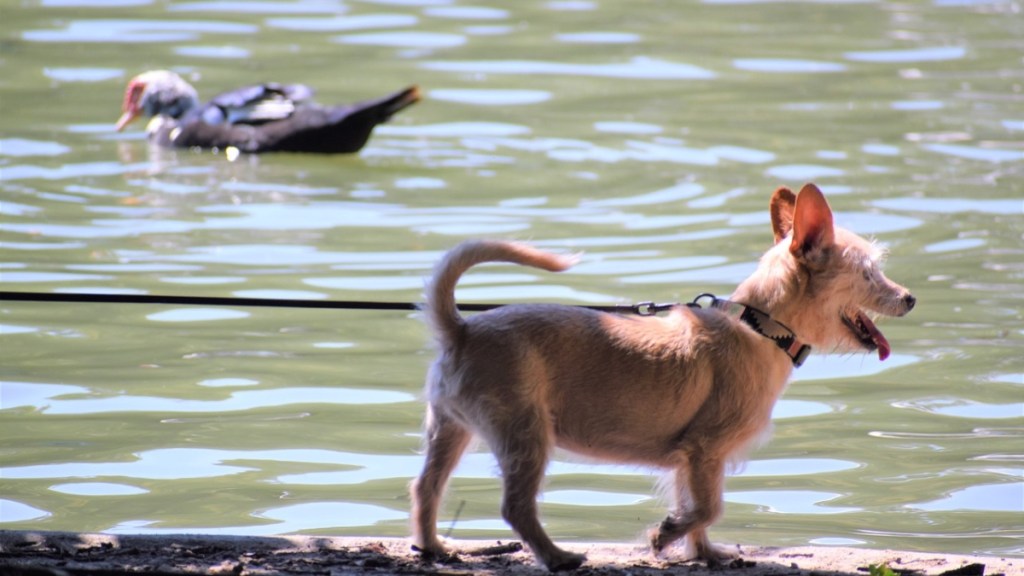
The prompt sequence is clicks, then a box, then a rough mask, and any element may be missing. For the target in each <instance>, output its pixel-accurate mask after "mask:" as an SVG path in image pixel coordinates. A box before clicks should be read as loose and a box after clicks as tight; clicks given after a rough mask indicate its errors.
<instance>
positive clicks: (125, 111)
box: [114, 79, 146, 132]
mask: <svg viewBox="0 0 1024 576" xmlns="http://www.w3.org/2000/svg"><path fill="white" fill-rule="evenodd" d="M145 90H146V84H145V83H143V82H139V81H138V80H135V79H132V81H131V82H129V83H128V89H127V90H125V91H124V103H123V104H121V117H120V118H118V119H117V124H115V125H114V128H115V129H116V130H117V131H118V132H120V131H122V130H124V128H125V126H127V125H129V124H131V123H132V120H135V119H136V118H138V117H139V114H142V109H141V108H139V98H141V97H142V93H143V92H145Z"/></svg>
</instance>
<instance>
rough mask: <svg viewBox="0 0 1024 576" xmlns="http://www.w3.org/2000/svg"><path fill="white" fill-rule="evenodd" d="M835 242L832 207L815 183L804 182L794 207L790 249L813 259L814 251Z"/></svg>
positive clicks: (801, 256) (799, 255)
mask: <svg viewBox="0 0 1024 576" xmlns="http://www.w3.org/2000/svg"><path fill="white" fill-rule="evenodd" d="M834 242H835V229H834V227H833V224H832V209H831V208H829V206H828V202H827V201H826V200H825V195H824V194H822V193H821V190H818V187H817V186H815V185H814V184H804V187H803V188H801V189H800V193H799V194H797V197H796V206H795V208H794V209H793V240H792V243H791V244H790V245H789V251H790V252H792V253H793V255H794V256H796V257H797V258H803V259H813V255H814V253H816V252H817V251H818V250H820V249H822V248H827V247H829V246H831V245H832V244H833V243H834Z"/></svg>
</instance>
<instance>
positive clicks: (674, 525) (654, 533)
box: [647, 518, 685, 557]
mask: <svg viewBox="0 0 1024 576" xmlns="http://www.w3.org/2000/svg"><path fill="white" fill-rule="evenodd" d="M684 534H685V532H683V530H682V526H680V524H679V523H678V522H676V521H675V520H673V519H672V518H665V520H663V521H662V522H661V524H660V525H658V527H657V528H651V530H650V531H649V532H648V533H647V539H648V542H650V545H651V552H652V553H653V554H654V556H655V557H658V556H661V553H662V552H664V551H665V549H666V548H668V547H669V546H670V545H671V544H672V543H674V542H675V541H676V540H679V539H680V538H682V537H683V535H684Z"/></svg>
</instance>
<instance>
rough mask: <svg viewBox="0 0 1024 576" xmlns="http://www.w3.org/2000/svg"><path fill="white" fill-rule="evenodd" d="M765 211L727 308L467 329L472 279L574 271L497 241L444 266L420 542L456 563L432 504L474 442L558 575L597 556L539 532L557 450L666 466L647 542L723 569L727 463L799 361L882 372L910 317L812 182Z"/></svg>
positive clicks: (563, 313) (522, 311)
mask: <svg viewBox="0 0 1024 576" xmlns="http://www.w3.org/2000/svg"><path fill="white" fill-rule="evenodd" d="M770 207H771V221H772V229H773V230H774V233H775V246H774V247H773V248H772V249H770V250H769V251H768V252H767V253H766V254H765V255H764V256H763V257H762V258H761V262H760V265H759V266H758V268H757V271H755V272H754V274H753V275H752V276H751V277H750V278H747V279H746V280H745V281H744V282H743V283H742V284H740V286H739V287H738V288H737V289H736V292H735V293H734V294H733V295H732V300H731V301H729V300H717V299H715V300H713V302H712V305H711V306H709V307H707V308H697V307H687V306H678V307H675V308H673V309H672V310H671V312H670V313H669V314H668V315H667V316H664V317H655V316H648V317H638V316H621V315H616V314H608V313H603V312H597V311H593V310H589V309H586V308H581V307H573V306H561V305H549V304H524V305H510V306H505V307H501V308H498V309H496V310H492V311H490V312H486V313H483V314H479V315H475V316H472V317H470V318H468V319H467V318H463V317H461V316H460V315H459V313H458V310H457V308H456V304H455V298H454V290H455V284H456V282H457V281H458V279H459V277H460V276H461V275H462V274H463V273H464V272H465V271H466V270H468V269H469V268H470V267H471V266H474V265H476V264H480V263H483V262H494V261H501V262H514V263H516V264H522V265H526V266H534V267H537V268H543V269H545V270H550V271H561V270H565V269H566V268H568V267H569V266H571V265H572V264H573V263H574V262H575V259H574V258H571V257H565V256H557V255H553V254H549V253H546V252H542V251H539V250H537V249H534V248H531V247H529V246H526V245H523V244H515V243H506V242H497V241H469V242H465V243H463V244H461V245H459V246H458V247H456V248H455V249H454V250H452V251H451V252H449V253H448V254H447V256H446V257H445V258H444V260H442V261H441V263H440V264H439V265H438V267H437V269H436V272H435V275H434V278H433V282H432V284H431V285H430V287H429V288H428V293H427V315H428V319H429V322H430V324H431V326H432V328H433V331H434V333H435V335H436V337H437V339H438V341H439V343H440V347H441V353H440V356H439V357H438V358H437V360H436V361H435V362H434V364H433V366H432V367H431V369H430V373H429V375H428V377H427V383H426V394H427V402H428V407H427V416H426V449H427V457H426V464H425V465H424V468H423V472H422V473H421V474H420V476H419V478H418V479H417V480H416V481H415V482H414V483H413V486H412V501H413V515H412V522H413V530H414V544H415V546H417V547H418V548H419V549H421V550H422V551H423V552H424V554H426V555H428V556H430V555H437V554H443V553H444V547H443V546H442V544H441V542H440V540H439V539H438V536H437V528H436V523H437V510H438V506H439V504H440V500H441V497H442V495H443V492H444V489H445V486H446V484H447V481H448V477H449V476H450V474H451V472H452V470H453V469H454V468H455V465H456V464H457V463H458V461H459V458H460V457H461V456H462V453H463V451H464V450H465V448H466V446H467V445H468V444H469V441H470V439H471V437H472V436H473V435H474V434H476V435H479V436H480V437H482V438H483V439H484V440H485V441H486V442H487V444H488V445H489V447H490V449H491V450H492V451H493V452H494V454H495V456H496V457H497V460H498V462H499V465H500V468H501V473H502V477H503V481H504V499H503V503H502V507H501V512H502V516H503V517H504V518H505V520H506V521H508V523H509V524H510V525H511V526H512V528H513V529H515V531H516V532H517V533H518V534H519V536H520V537H521V538H522V539H523V540H524V541H525V542H526V543H527V544H528V545H529V546H530V549H531V550H532V551H533V553H534V555H535V556H536V557H537V559H538V560H539V561H540V562H541V563H543V564H544V565H545V566H546V567H547V568H548V569H550V570H566V569H574V568H576V567H578V566H580V565H581V564H582V563H583V561H584V560H585V557H584V556H583V555H581V554H574V553H570V552H568V551H565V550H562V549H560V548H558V547H557V546H556V545H555V544H554V543H553V542H552V541H551V539H550V538H549V537H548V535H547V534H546V533H545V532H544V529H543V528H542V527H541V524H540V521H539V520H538V516H537V503H536V498H537V493H538V491H539V489H540V486H541V482H542V480H543V477H544V470H545V467H546V466H547V463H548V458H549V455H550V454H551V451H552V449H553V448H554V447H556V446H557V447H561V448H565V449H567V450H570V451H572V452H576V453H579V454H583V455H585V456H589V457H594V458H598V459H602V460H609V461H613V462H622V463H630V464H641V465H649V466H654V467H659V468H666V469H669V470H671V471H672V472H673V477H674V491H675V493H674V496H675V498H676V505H675V508H674V510H673V511H672V512H671V514H670V515H669V516H668V517H667V518H666V519H665V520H664V521H663V522H662V523H661V525H660V526H659V527H658V528H656V529H654V530H652V532H651V546H652V548H653V549H654V551H655V553H660V552H661V551H662V550H663V549H664V548H665V547H666V546H668V545H669V544H671V543H672V542H674V541H676V540H678V539H680V538H683V537H684V536H685V537H687V540H688V541H689V543H690V545H691V546H692V547H693V552H695V553H696V555H697V556H698V557H700V558H703V559H706V560H708V561H709V562H718V561H720V560H722V559H724V558H727V557H728V556H729V555H728V554H727V553H726V552H724V551H721V550H718V549H716V548H715V547H714V546H713V545H712V544H711V542H710V541H709V540H708V536H707V528H708V526H709V525H711V524H712V523H713V522H714V521H715V520H716V519H717V518H718V517H719V515H720V514H721V512H722V490H723V483H724V477H725V469H726V465H727V464H728V463H729V462H730V461H732V460H736V459H740V458H742V457H743V456H744V451H745V449H746V448H748V446H749V445H750V444H751V443H752V442H753V441H755V440H756V439H757V438H758V437H759V435H761V434H762V433H763V432H765V431H766V430H767V429H768V428H769V424H770V419H771V412H772V406H773V405H774V404H775V401H776V399H777V398H778V397H779V395H780V394H781V393H782V391H783V389H784V388H785V386H786V382H787V380H788V379H789V376H790V373H791V372H792V370H793V367H794V365H799V364H800V363H801V362H802V361H803V358H804V357H805V356H806V354H807V352H809V350H810V346H814V347H819V348H824V349H826V350H829V349H842V350H869V351H870V350H876V349H877V350H878V354H879V357H880V358H881V359H883V360H884V359H885V357H887V356H888V355H889V344H888V342H886V340H885V338H884V337H883V336H882V334H881V333H880V332H879V331H878V329H877V328H876V327H875V325H874V323H872V321H871V320H870V319H869V318H868V315H874V314H884V315H888V316H902V315H904V314H906V313H907V312H909V311H910V310H911V309H912V308H913V307H914V304H915V299H914V297H913V296H912V295H911V294H910V292H909V291H908V290H907V289H906V288H904V287H902V286H900V285H898V284H895V283H893V282H891V281H890V280H889V279H888V278H886V277H885V275H884V274H882V270H881V268H880V264H881V259H882V256H883V254H882V251H881V250H880V249H879V248H878V247H876V246H875V245H874V244H872V243H871V242H868V241H866V240H864V239H863V238H861V237H859V236H857V235H856V234H854V233H852V232H849V231H847V230H844V229H842V228H838V227H835V226H834V225H833V223H832V211H831V210H830V208H829V206H828V203H827V202H826V201H825V197H824V196H823V195H822V193H821V191H820V190H818V188H817V187H816V186H814V185H813V184H808V185H806V186H804V188H803V189H802V190H801V191H800V194H799V195H794V194H793V193H792V192H791V191H790V190H789V189H788V188H780V189H778V190H777V191H776V192H775V194H774V196H772V199H771V205H770Z"/></svg>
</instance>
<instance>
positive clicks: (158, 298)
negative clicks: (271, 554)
mask: <svg viewBox="0 0 1024 576" xmlns="http://www.w3.org/2000/svg"><path fill="white" fill-rule="evenodd" d="M0 301H12V302H77V303H92V304H174V305H181V306H245V307H248V306H255V307H263V308H318V309H332V310H419V309H421V308H422V306H423V305H422V304H418V303H416V302H367V301H361V300H293V299H289V298H236V297H216V296H168V295H159V294H90V293H86V292H9V291H6V290H3V291H0ZM502 306H507V304H459V305H458V307H459V310H462V311H464V312H485V311H487V310H493V309H495V308H500V307H502ZM674 306H677V304H655V303H654V302H641V303H639V304H622V305H611V306H586V305H579V307H580V308H588V309H590V310H597V311H600V312H613V313H616V314H636V315H639V316H653V315H655V314H657V313H658V312H664V311H666V310H668V309H670V308H672V307H674Z"/></svg>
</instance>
